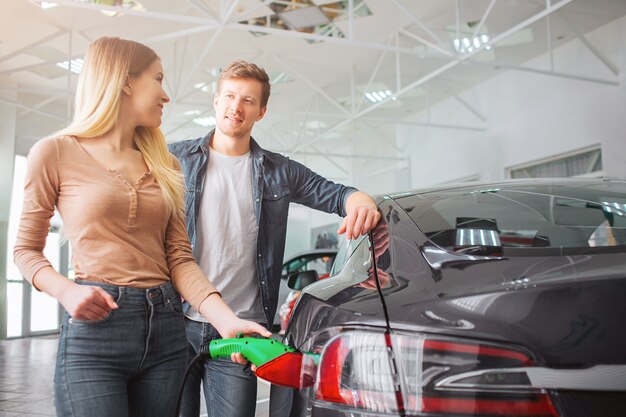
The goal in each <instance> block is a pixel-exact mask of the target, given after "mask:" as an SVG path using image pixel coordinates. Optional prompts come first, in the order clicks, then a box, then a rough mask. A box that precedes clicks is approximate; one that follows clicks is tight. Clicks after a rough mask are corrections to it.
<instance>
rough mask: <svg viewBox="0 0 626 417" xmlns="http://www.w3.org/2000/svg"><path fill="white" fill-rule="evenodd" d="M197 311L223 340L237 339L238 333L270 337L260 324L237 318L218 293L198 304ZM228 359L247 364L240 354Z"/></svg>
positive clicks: (253, 369)
mask: <svg viewBox="0 0 626 417" xmlns="http://www.w3.org/2000/svg"><path fill="white" fill-rule="evenodd" d="M198 311H200V314H202V316H204V318H205V319H207V320H208V322H209V323H211V324H212V325H213V327H215V330H217V332H218V333H219V334H220V336H222V337H223V338H224V339H228V338H231V337H237V334H239V333H242V334H243V335H244V336H249V335H253V334H260V335H261V336H263V337H270V336H271V335H272V333H270V332H269V331H268V330H267V329H266V328H265V327H263V326H261V325H260V324H258V323H254V322H252V321H248V320H242V319H240V318H239V317H237V315H236V314H235V313H234V312H233V310H231V309H230V307H228V306H227V305H226V303H225V302H224V300H222V297H221V296H219V294H218V293H213V294H210V295H209V296H208V297H207V298H205V299H204V301H202V302H201V303H200V306H199V307H198ZM230 357H231V359H232V361H233V362H236V363H240V364H242V365H245V364H246V363H248V361H247V360H245V359H244V358H243V356H241V354H240V353H233V354H232V355H231V356H230ZM255 370H256V367H255V366H252V371H255Z"/></svg>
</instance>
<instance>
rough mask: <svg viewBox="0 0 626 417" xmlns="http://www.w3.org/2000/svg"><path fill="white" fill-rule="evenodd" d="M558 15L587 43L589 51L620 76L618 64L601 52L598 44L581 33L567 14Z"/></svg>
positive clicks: (584, 43)
mask: <svg viewBox="0 0 626 417" xmlns="http://www.w3.org/2000/svg"><path fill="white" fill-rule="evenodd" d="M558 17H559V18H560V19H561V20H562V21H563V22H565V24H566V25H567V26H568V27H569V28H570V30H571V31H572V32H573V33H574V34H575V35H576V37H577V38H578V39H579V40H580V41H581V42H582V43H583V45H585V46H586V47H587V49H589V51H591V53H592V54H593V55H595V57H596V58H598V59H599V60H600V62H602V63H603V64H604V66H605V67H607V68H608V69H609V71H611V72H612V73H613V75H615V76H619V73H620V72H619V68H618V67H617V65H615V64H614V63H613V62H611V60H610V59H609V58H608V57H606V56H605V55H604V54H603V53H602V52H600V50H599V49H598V48H596V46H595V45H594V44H592V43H591V42H590V41H589V39H587V37H586V36H585V35H583V34H582V33H580V31H579V30H578V29H577V28H576V26H574V25H573V24H572V23H571V22H570V21H569V20H568V19H566V18H565V16H562V15H560V16H558Z"/></svg>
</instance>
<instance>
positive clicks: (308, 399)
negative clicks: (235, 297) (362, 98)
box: [277, 179, 626, 417]
mask: <svg viewBox="0 0 626 417" xmlns="http://www.w3.org/2000/svg"><path fill="white" fill-rule="evenodd" d="M379 209H380V211H381V213H382V220H381V222H380V224H379V225H378V227H377V228H376V229H375V230H374V231H373V233H372V235H371V236H370V237H367V238H361V239H360V240H357V241H354V242H352V243H351V244H350V245H349V246H347V247H345V248H342V249H341V251H340V253H339V254H338V255H337V260H336V262H335V264H334V265H333V270H332V272H331V276H330V277H329V278H327V279H325V280H324V281H320V282H317V283H313V284H311V285H309V286H307V287H306V288H305V289H304V290H303V291H302V294H301V296H300V297H299V300H298V302H297V303H296V307H295V309H294V311H293V314H292V317H291V320H290V322H289V327H288V328H287V332H286V334H285V342H286V343H288V344H289V345H291V346H292V347H294V348H297V349H299V350H301V351H302V352H306V353H307V354H304V355H302V359H301V362H300V363H299V364H298V366H295V365H294V364H293V363H291V364H290V366H289V367H288V368H286V369H284V370H282V371H281V372H285V373H289V372H296V373H298V375H296V377H295V378H293V381H295V382H294V388H296V389H294V390H291V391H286V393H287V394H288V395H289V396H288V398H289V401H285V402H284V404H285V406H286V407H287V408H289V409H288V410H286V411H285V414H284V415H290V416H291V417H294V416H300V417H305V416H307V417H308V416H328V417H340V416H342V417H348V416H359V417H361V416H366V415H367V416H371V415H384V416H429V417H434V416H464V417H466V416H518V417H523V416H528V417H530V416H533V417H539V416H541V417H557V416H558V417H605V416H622V415H624V410H625V408H624V407H625V406H624V405H625V404H626V349H625V348H624V346H625V345H626V326H625V325H624V323H625V322H626V302H624V300H626V267H625V266H626V182H623V181H608V180H582V179H572V180H566V179H563V180H560V179H559V180H527V181H511V182H502V183H494V184H486V185H471V186H463V187H447V188H443V187H442V188H439V189H432V190H428V191H426V192H411V193H405V194H399V195H390V196H387V197H385V198H382V199H380V200H379ZM303 274H304V275H309V274H308V273H303ZM304 275H303V278H305V277H304ZM297 280H298V276H293V277H292V279H290V281H293V282H295V281H297ZM277 372H278V371H277ZM283 393H284V392H283Z"/></svg>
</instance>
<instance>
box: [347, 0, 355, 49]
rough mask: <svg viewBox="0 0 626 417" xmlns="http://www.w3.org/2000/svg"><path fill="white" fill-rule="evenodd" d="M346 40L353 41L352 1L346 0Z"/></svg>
mask: <svg viewBox="0 0 626 417" xmlns="http://www.w3.org/2000/svg"><path fill="white" fill-rule="evenodd" d="M348 39H350V40H352V39H354V0H348Z"/></svg>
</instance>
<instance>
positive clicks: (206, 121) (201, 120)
mask: <svg viewBox="0 0 626 417" xmlns="http://www.w3.org/2000/svg"><path fill="white" fill-rule="evenodd" d="M193 122H194V123H195V124H197V125H200V126H202V127H211V126H215V117H213V116H209V117H196V118H195V119H193Z"/></svg>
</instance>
